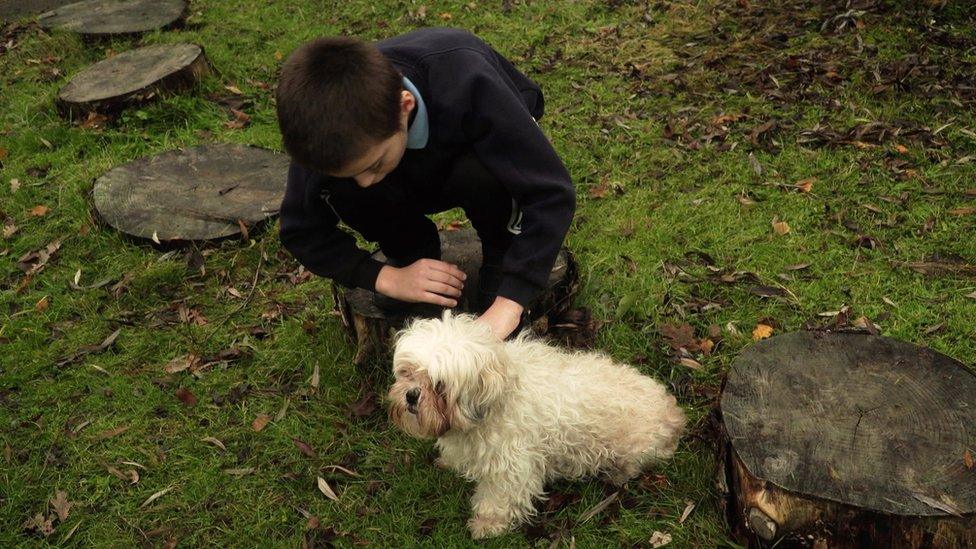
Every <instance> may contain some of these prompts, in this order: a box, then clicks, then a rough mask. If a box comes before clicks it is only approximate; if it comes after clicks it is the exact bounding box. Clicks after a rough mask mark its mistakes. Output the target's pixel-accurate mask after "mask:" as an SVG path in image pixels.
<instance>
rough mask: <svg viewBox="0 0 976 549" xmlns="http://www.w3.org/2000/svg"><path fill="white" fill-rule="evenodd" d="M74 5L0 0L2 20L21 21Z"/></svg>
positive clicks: (47, 0) (54, 1)
mask: <svg viewBox="0 0 976 549" xmlns="http://www.w3.org/2000/svg"><path fill="white" fill-rule="evenodd" d="M72 3H74V0H0V19H20V18H22V17H29V16H31V15H34V14H38V13H44V12H46V11H50V10H53V9H55V8H59V7H61V6H64V5H67V4H72Z"/></svg>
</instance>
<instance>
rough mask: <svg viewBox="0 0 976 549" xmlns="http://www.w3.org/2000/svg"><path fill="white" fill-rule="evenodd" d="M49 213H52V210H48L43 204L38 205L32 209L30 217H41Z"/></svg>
mask: <svg viewBox="0 0 976 549" xmlns="http://www.w3.org/2000/svg"><path fill="white" fill-rule="evenodd" d="M49 211H51V209H50V208H48V207H47V206H45V205H43V204H38V205H37V206H34V207H33V208H31V209H30V215H31V217H41V216H44V215H47V212H49Z"/></svg>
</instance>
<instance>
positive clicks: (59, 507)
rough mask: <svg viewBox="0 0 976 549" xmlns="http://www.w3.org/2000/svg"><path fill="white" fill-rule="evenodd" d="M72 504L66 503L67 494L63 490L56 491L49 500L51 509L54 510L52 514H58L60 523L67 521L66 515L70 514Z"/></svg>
mask: <svg viewBox="0 0 976 549" xmlns="http://www.w3.org/2000/svg"><path fill="white" fill-rule="evenodd" d="M72 505H74V503H71V502H70V501H68V493H67V492H65V491H64V490H58V491H56V492H55V493H54V497H53V498H51V507H53V508H54V512H55V513H57V514H58V519H59V520H60V521H61V522H64V521H66V520H68V513H69V512H71V506H72Z"/></svg>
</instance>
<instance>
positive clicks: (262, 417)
mask: <svg viewBox="0 0 976 549" xmlns="http://www.w3.org/2000/svg"><path fill="white" fill-rule="evenodd" d="M269 421H271V417H270V416H269V415H268V414H258V417H256V418H254V421H253V422H252V423H251V429H254V431H255V432H258V433H260V432H261V431H263V430H264V428H265V427H266V426H267V425H268V422H269Z"/></svg>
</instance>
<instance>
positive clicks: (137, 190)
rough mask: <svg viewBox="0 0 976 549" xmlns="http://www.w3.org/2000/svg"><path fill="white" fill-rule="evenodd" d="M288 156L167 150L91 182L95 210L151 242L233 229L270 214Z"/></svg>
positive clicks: (230, 149) (225, 147)
mask: <svg viewBox="0 0 976 549" xmlns="http://www.w3.org/2000/svg"><path fill="white" fill-rule="evenodd" d="M287 175H288V157H287V156H286V155H282V154H276V153H273V152H271V151H268V150H265V149H259V148H257V147H250V146H246V145H232V144H216V145H204V146H201V147H194V148H192V149H185V150H177V151H169V152H165V153H163V154H160V155H158V156H154V157H150V158H141V159H139V160H135V161H133V162H130V163H128V164H125V165H122V166H119V167H117V168H114V169H112V170H111V171H109V172H108V173H106V174H105V175H103V176H102V177H100V178H98V180H96V181H95V189H94V191H93V193H92V194H93V199H94V202H95V209H96V210H98V213H99V215H101V217H102V219H104V220H105V221H106V222H107V223H108V224H109V225H111V226H112V227H115V228H116V229H118V230H120V231H122V232H124V233H127V234H130V235H133V236H137V237H140V238H149V239H153V240H154V241H159V242H165V241H180V240H207V239H213V238H222V237H227V236H232V235H236V234H239V233H240V232H241V231H242V229H243V228H245V227H250V226H252V225H254V224H256V223H259V222H261V221H264V220H266V219H268V218H269V217H272V216H274V215H275V214H277V212H278V208H279V207H280V204H281V199H282V198H283V197H284V194H285V183H286V179H287Z"/></svg>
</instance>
